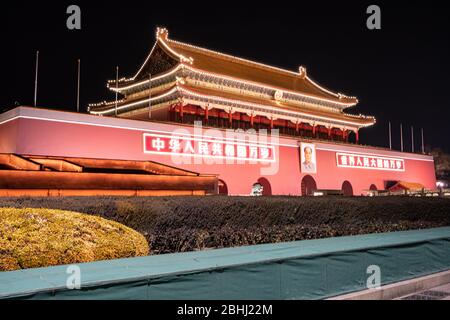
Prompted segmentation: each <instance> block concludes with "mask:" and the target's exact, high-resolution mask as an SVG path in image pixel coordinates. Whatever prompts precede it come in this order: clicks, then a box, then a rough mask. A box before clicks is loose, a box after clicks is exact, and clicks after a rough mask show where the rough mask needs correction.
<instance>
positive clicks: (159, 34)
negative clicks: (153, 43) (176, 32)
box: [156, 27, 169, 41]
mask: <svg viewBox="0 0 450 320" xmlns="http://www.w3.org/2000/svg"><path fill="white" fill-rule="evenodd" d="M168 38H169V30H167V29H166V28H161V27H157V28H156V39H160V40H163V41H167V39H168Z"/></svg>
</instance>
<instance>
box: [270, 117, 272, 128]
mask: <svg viewBox="0 0 450 320" xmlns="http://www.w3.org/2000/svg"><path fill="white" fill-rule="evenodd" d="M270 129H273V117H270Z"/></svg>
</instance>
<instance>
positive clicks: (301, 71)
mask: <svg viewBox="0 0 450 320" xmlns="http://www.w3.org/2000/svg"><path fill="white" fill-rule="evenodd" d="M306 73H307V72H306V68H305V67H304V66H300V68H298V74H299V75H300V78H302V79H305V78H306Z"/></svg>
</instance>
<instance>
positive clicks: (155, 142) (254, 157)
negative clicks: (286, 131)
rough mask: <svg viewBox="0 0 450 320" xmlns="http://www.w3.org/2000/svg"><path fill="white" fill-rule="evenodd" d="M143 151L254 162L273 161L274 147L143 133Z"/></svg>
mask: <svg viewBox="0 0 450 320" xmlns="http://www.w3.org/2000/svg"><path fill="white" fill-rule="evenodd" d="M144 152H145V153H152V154H161V155H179V156H193V157H202V158H219V159H235V160H248V161H255V162H273V161H275V152H274V147H273V146H271V145H264V144H258V143H251V142H248V143H247V142H236V141H230V140H224V139H215V138H208V139H206V138H194V137H191V136H171V135H161V134H144Z"/></svg>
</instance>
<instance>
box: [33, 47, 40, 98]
mask: <svg viewBox="0 0 450 320" xmlns="http://www.w3.org/2000/svg"><path fill="white" fill-rule="evenodd" d="M38 72H39V50H38V51H36V70H35V74H34V106H35V107H36V105H37V86H38Z"/></svg>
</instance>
